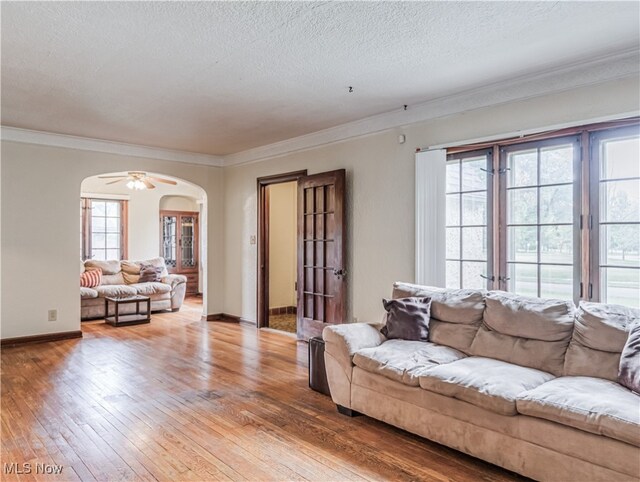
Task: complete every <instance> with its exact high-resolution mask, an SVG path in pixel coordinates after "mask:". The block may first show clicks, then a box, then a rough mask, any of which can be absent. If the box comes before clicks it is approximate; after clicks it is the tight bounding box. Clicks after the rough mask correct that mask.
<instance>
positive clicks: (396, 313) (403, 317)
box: [380, 298, 431, 341]
mask: <svg viewBox="0 0 640 482" xmlns="http://www.w3.org/2000/svg"><path fill="white" fill-rule="evenodd" d="M382 304H383V306H384V309H385V310H386V311H387V324H386V325H385V326H384V327H383V328H382V329H381V330H380V332H381V333H382V334H383V335H384V336H386V337H387V338H390V339H392V338H397V339H400V340H413V341H427V340H428V339H429V320H430V318H431V298H399V299H395V300H382Z"/></svg>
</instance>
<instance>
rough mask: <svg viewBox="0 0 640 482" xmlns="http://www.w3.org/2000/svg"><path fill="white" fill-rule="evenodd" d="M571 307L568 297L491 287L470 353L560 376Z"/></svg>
mask: <svg viewBox="0 0 640 482" xmlns="http://www.w3.org/2000/svg"><path fill="white" fill-rule="evenodd" d="M574 311H575V310H574V306H573V303H572V302H571V301H565V300H553V299H542V298H531V297H527V296H520V295H516V294H513V293H507V292H504V291H491V292H489V293H487V295H486V309H485V313H484V317H483V323H482V326H481V327H480V329H479V330H478V333H477V335H476V337H475V339H474V340H473V343H472V344H471V350H470V351H471V354H472V355H476V356H482V357H490V358H496V359H498V360H502V361H506V362H510V363H515V364H516V365H521V366H524V367H529V368H535V369H538V370H542V371H545V372H549V373H553V374H554V375H557V376H560V375H562V374H563V370H564V357H565V353H566V350H567V346H568V345H569V340H570V339H571V335H572V333H573V316H574Z"/></svg>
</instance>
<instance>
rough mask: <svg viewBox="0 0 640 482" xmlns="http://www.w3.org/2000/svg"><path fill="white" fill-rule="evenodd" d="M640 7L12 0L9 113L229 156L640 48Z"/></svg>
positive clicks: (5, 93) (5, 16)
mask: <svg viewBox="0 0 640 482" xmlns="http://www.w3.org/2000/svg"><path fill="white" fill-rule="evenodd" d="M639 5H640V4H639V3H638V2H586V3H581V2H472V3H464V2H375V3H374V2H192V3H186V2H185V3H183V2H7V1H4V2H2V4H1V10H2V12H1V13H2V37H1V40H2V43H1V48H2V52H1V53H2V124H3V125H5V126H13V127H20V128H25V129H33V130H42V131H49V132H56V133H62V134H70V135H75V136H84V137H91V138H97V139H105V140H111V141H118V142H126V143H132V144H141V145H146V146H154V147H162V148H169V149H178V150H185V151H190V152H199V153H207V154H214V155H225V154H229V153H235V152H239V151H243V150H246V149H249V148H252V147H257V146H262V145H266V144H270V143H273V142H276V141H280V140H284V139H288V138H292V137H295V136H299V135H302V134H306V133H310V132H315V131H318V130H321V129H325V128H328V127H332V126H335V125H339V124H342V123H345V122H349V121H353V120H356V119H361V118H364V117H367V116H370V115H373V114H378V113H382V112H387V111H390V110H394V109H397V108H399V107H401V106H402V105H403V104H413V103H417V102H423V101H426V100H429V99H434V98H439V97H443V96H447V95H450V94H453V93H457V92H461V91H465V90H469V89H473V88H476V87H479V86H482V85H486V84H489V83H493V82H498V81H501V80H505V79H510V78H514V77H518V76H525V75H529V74H532V73H536V72H540V71H544V70H548V69H553V68H556V67H559V66H562V65H565V64H567V63H571V62H579V61H583V60H586V59H589V58H592V57H596V56H606V55H609V54H612V53H615V52H619V51H623V50H628V49H631V48H637V47H638V42H639V35H640V33H639V21H638V18H639V15H640V10H639V8H640V7H639ZM348 86H353V87H354V92H353V93H348V91H347V88H348Z"/></svg>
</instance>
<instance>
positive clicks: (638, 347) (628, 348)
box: [618, 321, 640, 395]
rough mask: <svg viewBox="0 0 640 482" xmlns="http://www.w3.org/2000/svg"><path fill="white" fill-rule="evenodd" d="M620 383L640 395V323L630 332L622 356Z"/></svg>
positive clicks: (619, 374) (634, 325) (619, 373)
mask: <svg viewBox="0 0 640 482" xmlns="http://www.w3.org/2000/svg"><path fill="white" fill-rule="evenodd" d="M618 383H620V385H622V386H623V387H626V388H628V389H629V390H631V391H632V392H635V393H636V394H637V395H640V321H636V322H635V323H634V324H633V325H632V326H631V330H630V331H629V337H628V338H627V342H626V343H625V344H624V348H623V349H622V353H621V354H620V368H619V370H618Z"/></svg>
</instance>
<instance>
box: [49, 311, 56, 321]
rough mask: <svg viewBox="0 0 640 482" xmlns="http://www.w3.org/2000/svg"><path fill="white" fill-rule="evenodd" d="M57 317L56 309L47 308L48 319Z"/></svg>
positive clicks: (51, 319) (54, 319) (52, 319)
mask: <svg viewBox="0 0 640 482" xmlns="http://www.w3.org/2000/svg"><path fill="white" fill-rule="evenodd" d="M57 319H58V310H49V313H48V320H49V321H56V320H57Z"/></svg>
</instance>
